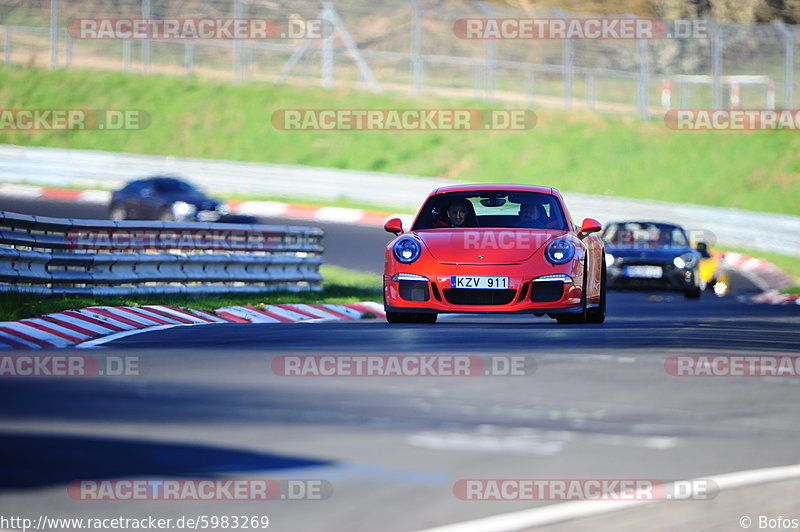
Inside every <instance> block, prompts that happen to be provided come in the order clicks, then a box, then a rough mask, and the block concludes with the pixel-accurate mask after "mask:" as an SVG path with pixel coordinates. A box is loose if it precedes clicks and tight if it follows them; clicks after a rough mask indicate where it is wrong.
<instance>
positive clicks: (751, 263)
mask: <svg viewBox="0 0 800 532" xmlns="http://www.w3.org/2000/svg"><path fill="white" fill-rule="evenodd" d="M722 262H723V265H724V266H725V267H727V268H729V269H731V270H736V271H737V272H739V273H741V274H742V275H744V276H745V277H747V278H748V279H750V281H752V282H753V284H755V285H756V286H758V287H759V288H760V289H761V290H764V291H765V292H766V291H769V290H777V289H780V288H785V287H787V286H792V285H793V284H795V283H794V280H793V279H792V278H791V277H789V276H788V275H786V273H784V272H783V270H781V269H780V268H778V267H777V266H775V265H774V264H772V263H771V262H769V261H766V260H764V259H759V258H756V257H750V256H747V255H742V254H741V253H734V252H732V251H727V252H725V256H724V258H723V259H722Z"/></svg>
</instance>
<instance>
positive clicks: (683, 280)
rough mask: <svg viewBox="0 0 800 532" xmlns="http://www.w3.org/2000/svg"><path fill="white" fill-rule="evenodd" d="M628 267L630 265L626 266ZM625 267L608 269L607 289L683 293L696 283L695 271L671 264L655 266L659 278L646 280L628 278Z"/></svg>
mask: <svg viewBox="0 0 800 532" xmlns="http://www.w3.org/2000/svg"><path fill="white" fill-rule="evenodd" d="M626 265H627V266H630V265H631V264H626ZM624 266H625V265H623V266H616V265H614V266H611V267H609V268H608V270H607V273H608V287H609V288H615V289H640V290H675V291H679V292H685V291H687V290H691V289H692V288H694V287H695V286H697V283H698V275H697V271H696V269H695V270H686V269H682V268H676V267H675V266H673V265H672V264H655V266H660V267H661V269H662V271H663V273H662V276H661V277H660V278H657V279H648V278H640V277H629V276H627V275H626V273H625V268H624Z"/></svg>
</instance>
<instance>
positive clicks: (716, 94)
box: [705, 20, 722, 109]
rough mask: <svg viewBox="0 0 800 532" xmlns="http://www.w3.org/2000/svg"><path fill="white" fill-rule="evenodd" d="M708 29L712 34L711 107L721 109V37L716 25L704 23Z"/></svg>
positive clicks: (708, 22) (709, 22)
mask: <svg viewBox="0 0 800 532" xmlns="http://www.w3.org/2000/svg"><path fill="white" fill-rule="evenodd" d="M705 22H706V24H708V28H709V29H711V31H712V32H713V33H714V36H713V38H712V41H711V76H712V79H711V87H712V88H711V107H712V108H713V109H721V108H722V35H721V34H720V28H719V26H718V25H717V24H715V23H714V22H712V21H710V20H706V21H705Z"/></svg>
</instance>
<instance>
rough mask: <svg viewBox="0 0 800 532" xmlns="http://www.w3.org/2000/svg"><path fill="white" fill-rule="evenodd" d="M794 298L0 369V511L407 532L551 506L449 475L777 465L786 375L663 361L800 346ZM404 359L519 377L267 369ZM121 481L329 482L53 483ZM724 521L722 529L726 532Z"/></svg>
mask: <svg viewBox="0 0 800 532" xmlns="http://www.w3.org/2000/svg"><path fill="white" fill-rule="evenodd" d="M93 208H94V207H91V208H90V207H85V206H77V205H74V204H59V202H46V203H45V202H35V203H34V202H21V201H17V200H14V201H13V202H12V201H10V200H3V201H2V202H0V209H7V210H15V211H18V212H31V213H35V214H47V215H50V216H65V217H70V216H72V217H75V216H76V212H80V213H81V214H82V215H83V216H85V217H92V216H102V213H101V212H98V213H95V212H94V211H92V209H93ZM97 209H99V211H102V207H97ZM268 222H270V223H285V222H277V221H272V220H268ZM315 225H321V226H322V227H324V228H325V229H326V231H328V240H327V241H326V253H325V257H326V260H328V261H329V262H331V263H334V264H340V265H342V266H348V265H351V264H353V262H358V259H359V258H364V259H363V260H364V263H363V264H364V266H362V267H361V269H369V270H372V271H376V270H377V269H378V268H379V267H380V266H379V265H380V255H381V248H382V246H383V243H385V242H386V240H387V235H385V233H383V232H382V231H381V230H380V229H379V228H354V227H350V226H345V225H337V224H328V225H326V224H315ZM348 240H349V241H351V243H350V244H349V245H351V247H350V248H346V245H348V244H346V242H345V241H348ZM356 252H357V253H359V255H355V254H356ZM348 254H351V255H354V256H352V257H348V256H347V255H348ZM374 255H377V256H378V258H377V259H376V258H375V257H373V256H374ZM366 257H370V258H369V260H367V259H366ZM376 263H377V264H378V266H377V267H376V266H375V264H376ZM351 267H353V266H351ZM742 287H744V288H746V284H742ZM799 310H800V309H798V307H797V306H795V305H791V306H771V305H757V304H752V303H748V302H746V301H745V300H744V299H741V300H740V299H738V298H736V297H727V298H716V297H713V296H707V295H705V294H704V295H703V297H702V298H701V299H700V300H697V301H688V300H685V299H684V298H683V297H682V296H681V295H680V294H677V295H674V294H668V293H656V294H649V293H635V292H633V293H628V292H612V293H610V296H609V312H608V319H607V321H606V323H605V324H603V325H584V326H578V325H567V326H558V325H556V324H555V322H553V321H551V320H548V319H546V318H534V317H512V318H497V317H490V316H445V317H443V318H442V319H441V321H440V323H437V324H435V325H394V326H390V325H388V324H386V323H384V322H382V321H376V320H365V321H360V322H343V323H304V324H261V325H260V324H223V325H216V324H212V325H201V326H192V327H176V328H172V329H167V330H162V331H153V332H148V333H142V334H137V335H133V336H128V337H125V338H121V339H118V340H115V341H112V342H109V343H107V344H105V345H104V346H103V347H100V348H97V349H92V350H70V351H61V352H60V353H69V354H76V353H77V354H82V355H87V354H88V355H91V356H93V357H96V358H97V360H98V362H99V363H100V367H108V366H107V364H108V361H110V360H120V359H122V360H135V361H136V362H137V363H138V368H139V370H138V376H134V375H128V376H119V377H109V376H93V377H82V378H39V379H23V378H16V379H6V380H4V381H3V383H2V387H0V418H2V431H3V436H2V438H0V459H2V462H3V464H4V468H5V470H6V471H5V474H4V475H2V476H1V477H0V490H2V492H1V496H0V514H9V513H13V514H16V515H21V516H29V517H32V518H34V519H35V518H36V517H37V516H39V515H41V514H42V513H43V511H46V513H47V515H48V516H59V517H117V516H125V517H144V516H148V515H152V516H159V517H173V518H177V517H180V516H184V515H185V516H193V517H195V516H198V515H216V516H222V515H235V514H238V515H267V516H269V519H270V526H269V528H270V529H274V530H280V531H294V530H304V531H329V530H331V531H340V530H348V531H350V530H352V531H374V530H386V531H407V530H416V529H420V528H424V527H430V526H435V525H441V524H447V523H454V522H459V521H464V520H469V519H474V518H478V517H483V516H489V515H494V514H498V513H503V512H511V511H517V510H523V509H527V508H531V507H533V506H537V505H543V504H548V503H547V502H515V501H507V502H486V501H481V502H473V501H463V500H459V499H458V498H457V497H456V496H455V495H454V493H453V485H454V484H455V483H456V482H457V481H458V480H459V479H469V478H494V479H500V478H540V479H558V478H583V479H589V478H617V479H660V480H665V481H668V480H677V479H686V478H693V477H702V476H707V475H714V474H719V473H726V472H731V471H739V470H745V469H753V468H760V467H768V466H778V465H789V464H795V463H798V462H800V459H798V452H797V450H798V443H797V442H798V438H800V424H798V415H797V397H798V393H800V388H798V386H799V385H800V379H798V378H791V377H726V378H721V377H676V376H672V375H670V374H669V373H668V371H667V370H666V368H665V361H666V360H667V357H670V356H674V355H756V356H764V355H798V354H800V353H798V346H800V312H799ZM411 354H419V355H437V356H444V355H478V356H482V357H488V356H493V357H523V358H524V360H525V361H526V363H528V364H531V362H530V361H531V360H533V361H534V362H535V367H536V370H535V372H533V373H532V374H530V375H523V376H485V375H478V376H468V377H287V376H281V375H279V373H280V372H276V371H273V367H272V366H271V363H273V362H274V361H275V360H276V358H277V357H280V356H285V355H338V356H348V355H377V356H383V357H385V356H389V355H411ZM130 477H135V478H144V479H152V478H154V477H158V478H162V477H171V478H172V477H180V478H217V477H219V478H270V479H293V480H299V479H315V480H324V481H326V482H328V483H330V486H332V490H333V491H332V494H331V496H330V497H329V498H326V499H324V500H272V501H266V502H264V501H258V502H243V501H233V502H231V501H214V502H168V501H136V502H133V501H104V502H96V501H81V500H74V499H72V498H70V496H68V493H67V490H66V488H65V485H66V483H67V482H69V480H71V479H74V478H91V479H108V478H130ZM697 504H706V503H704V502H700V501H698V502H697ZM737 519H738V516H734V515H731V518H730V526H728V527H727V529H728V530H737V529H739V526H738V522H737ZM624 529H625V528H624V527H620V530H624Z"/></svg>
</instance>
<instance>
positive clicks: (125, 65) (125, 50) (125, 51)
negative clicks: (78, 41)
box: [122, 39, 131, 72]
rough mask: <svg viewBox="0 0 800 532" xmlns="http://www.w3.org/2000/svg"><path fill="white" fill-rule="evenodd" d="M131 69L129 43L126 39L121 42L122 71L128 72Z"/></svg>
mask: <svg viewBox="0 0 800 532" xmlns="http://www.w3.org/2000/svg"><path fill="white" fill-rule="evenodd" d="M130 69H131V41H130V39H126V40H124V41H122V70H123V71H124V72H129V71H130Z"/></svg>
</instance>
